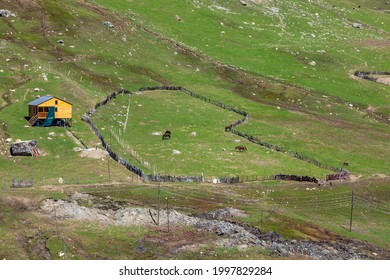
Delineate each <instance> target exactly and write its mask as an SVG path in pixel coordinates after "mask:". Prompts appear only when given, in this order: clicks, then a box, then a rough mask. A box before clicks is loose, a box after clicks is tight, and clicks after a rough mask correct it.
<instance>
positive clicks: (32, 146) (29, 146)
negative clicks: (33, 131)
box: [11, 140, 37, 156]
mask: <svg viewBox="0 0 390 280" xmlns="http://www.w3.org/2000/svg"><path fill="white" fill-rule="evenodd" d="M36 149H37V141H36V140H28V141H21V142H15V143H13V144H11V155H12V156H33V155H34V150H35V151H36Z"/></svg>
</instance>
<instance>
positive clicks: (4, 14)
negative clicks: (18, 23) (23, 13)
mask: <svg viewBox="0 0 390 280" xmlns="http://www.w3.org/2000/svg"><path fill="white" fill-rule="evenodd" d="M0 17H15V14H13V13H12V12H11V11H9V10H4V9H1V10H0Z"/></svg>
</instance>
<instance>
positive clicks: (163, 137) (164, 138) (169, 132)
mask: <svg viewBox="0 0 390 280" xmlns="http://www.w3.org/2000/svg"><path fill="white" fill-rule="evenodd" d="M166 139H171V131H170V130H167V131H165V133H164V135H163V136H162V140H166Z"/></svg>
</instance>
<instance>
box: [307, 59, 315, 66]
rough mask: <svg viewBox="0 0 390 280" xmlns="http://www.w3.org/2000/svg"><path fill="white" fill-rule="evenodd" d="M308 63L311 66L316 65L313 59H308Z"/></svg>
mask: <svg viewBox="0 0 390 280" xmlns="http://www.w3.org/2000/svg"><path fill="white" fill-rule="evenodd" d="M309 65H311V66H316V65H317V63H316V62H315V61H314V60H313V61H310V62H309Z"/></svg>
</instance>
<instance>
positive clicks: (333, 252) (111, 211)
mask: <svg viewBox="0 0 390 280" xmlns="http://www.w3.org/2000/svg"><path fill="white" fill-rule="evenodd" d="M82 205H86V206H82ZM41 211H42V212H43V213H45V214H47V215H50V216H52V217H54V216H55V217H56V218H59V219H75V220H86V221H94V222H99V223H102V224H112V225H117V226H129V225H139V226H157V223H158V224H159V225H168V223H169V225H170V226H171V227H175V226H193V227H195V228H197V229H199V230H205V231H208V232H212V233H215V234H216V235H217V236H218V237H217V242H216V246H219V247H227V248H230V247H237V248H240V249H245V248H249V247H252V246H261V247H264V248H267V249H270V250H271V251H272V252H273V253H274V254H276V255H279V256H282V257H286V258H307V259H319V260H322V259H325V260H327V259H328V260H334V259H336V260H338V259H354V260H356V259H390V252H389V251H386V250H384V249H381V248H379V247H376V246H373V245H370V244H368V243H366V242H363V241H357V240H350V239H346V238H343V237H340V236H336V238H335V236H333V237H332V239H330V240H322V241H317V240H287V239H285V238H284V237H283V236H281V235H278V234H277V233H274V232H268V233H264V232H261V231H260V230H259V229H257V228H253V227H249V226H248V225H245V224H241V223H239V222H236V221H234V218H236V217H243V216H245V213H244V212H243V211H241V210H238V209H234V208H224V209H219V210H216V211H213V212H207V213H203V214H202V215H200V216H197V217H195V216H188V215H184V214H181V213H179V212H177V211H175V210H169V211H166V210H162V211H160V214H159V217H158V215H157V211H156V210H155V209H147V208H134V207H128V206H126V205H121V204H120V203H118V202H114V201H113V200H112V199H111V198H110V197H106V198H105V199H104V200H100V201H98V202H96V199H95V198H94V197H93V196H91V195H87V194H81V193H75V194H74V195H73V196H72V197H71V200H70V201H64V200H53V199H47V200H45V201H44V202H43V203H42V206H41ZM187 247H188V245H187ZM185 249H186V248H184V247H183V248H178V249H177V250H178V251H180V250H185Z"/></svg>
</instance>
